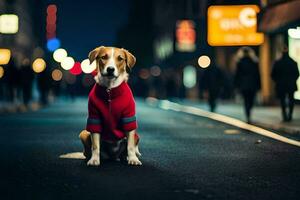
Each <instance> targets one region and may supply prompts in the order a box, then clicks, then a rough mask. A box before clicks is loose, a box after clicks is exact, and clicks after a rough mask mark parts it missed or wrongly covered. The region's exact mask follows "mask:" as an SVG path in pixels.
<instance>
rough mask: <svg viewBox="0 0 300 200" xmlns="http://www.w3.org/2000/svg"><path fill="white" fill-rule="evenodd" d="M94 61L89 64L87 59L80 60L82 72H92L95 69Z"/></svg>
mask: <svg viewBox="0 0 300 200" xmlns="http://www.w3.org/2000/svg"><path fill="white" fill-rule="evenodd" d="M96 67H97V66H96V62H95V61H94V62H92V64H90V60H89V59H85V60H83V61H82V62H81V69H82V71H83V72H84V73H86V74H89V73H92V72H93V71H95V70H96Z"/></svg>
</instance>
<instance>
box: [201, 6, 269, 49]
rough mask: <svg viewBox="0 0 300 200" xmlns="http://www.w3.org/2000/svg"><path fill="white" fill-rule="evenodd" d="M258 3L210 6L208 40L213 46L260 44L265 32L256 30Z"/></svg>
mask: <svg viewBox="0 0 300 200" xmlns="http://www.w3.org/2000/svg"><path fill="white" fill-rule="evenodd" d="M258 12H259V7H258V6H257V5H236V6H210V7H209V8H208V32H207V42H208V44H209V45H211V46H239V45H260V44H262V43H263V41H264V35H263V33H258V32H257V31H256V24H257V18H256V14H257V13H258Z"/></svg>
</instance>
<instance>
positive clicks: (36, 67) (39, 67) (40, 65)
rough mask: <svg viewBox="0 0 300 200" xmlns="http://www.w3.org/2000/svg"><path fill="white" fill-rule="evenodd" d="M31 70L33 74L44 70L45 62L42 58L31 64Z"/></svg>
mask: <svg viewBox="0 0 300 200" xmlns="http://www.w3.org/2000/svg"><path fill="white" fill-rule="evenodd" d="M32 69H33V71H34V72H35V73H41V72H42V71H44V70H45V69H46V62H45V60H44V59H43V58H37V59H35V60H34V62H33V63H32Z"/></svg>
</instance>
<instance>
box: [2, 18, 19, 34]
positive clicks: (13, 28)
mask: <svg viewBox="0 0 300 200" xmlns="http://www.w3.org/2000/svg"><path fill="white" fill-rule="evenodd" d="M18 30H19V18H18V16H17V15H13V14H5V15H0V33H4V34H14V33H17V32H18Z"/></svg>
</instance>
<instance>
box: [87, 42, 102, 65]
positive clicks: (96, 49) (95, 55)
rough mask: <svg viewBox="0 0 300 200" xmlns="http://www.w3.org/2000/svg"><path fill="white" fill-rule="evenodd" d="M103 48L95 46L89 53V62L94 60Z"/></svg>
mask: <svg viewBox="0 0 300 200" xmlns="http://www.w3.org/2000/svg"><path fill="white" fill-rule="evenodd" d="M103 48H104V46H101V47H97V48H95V49H94V50H92V51H91V52H90V53H89V60H90V63H92V62H94V60H96V59H97V57H98V56H99V54H100V51H101V50H102V49H103Z"/></svg>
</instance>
